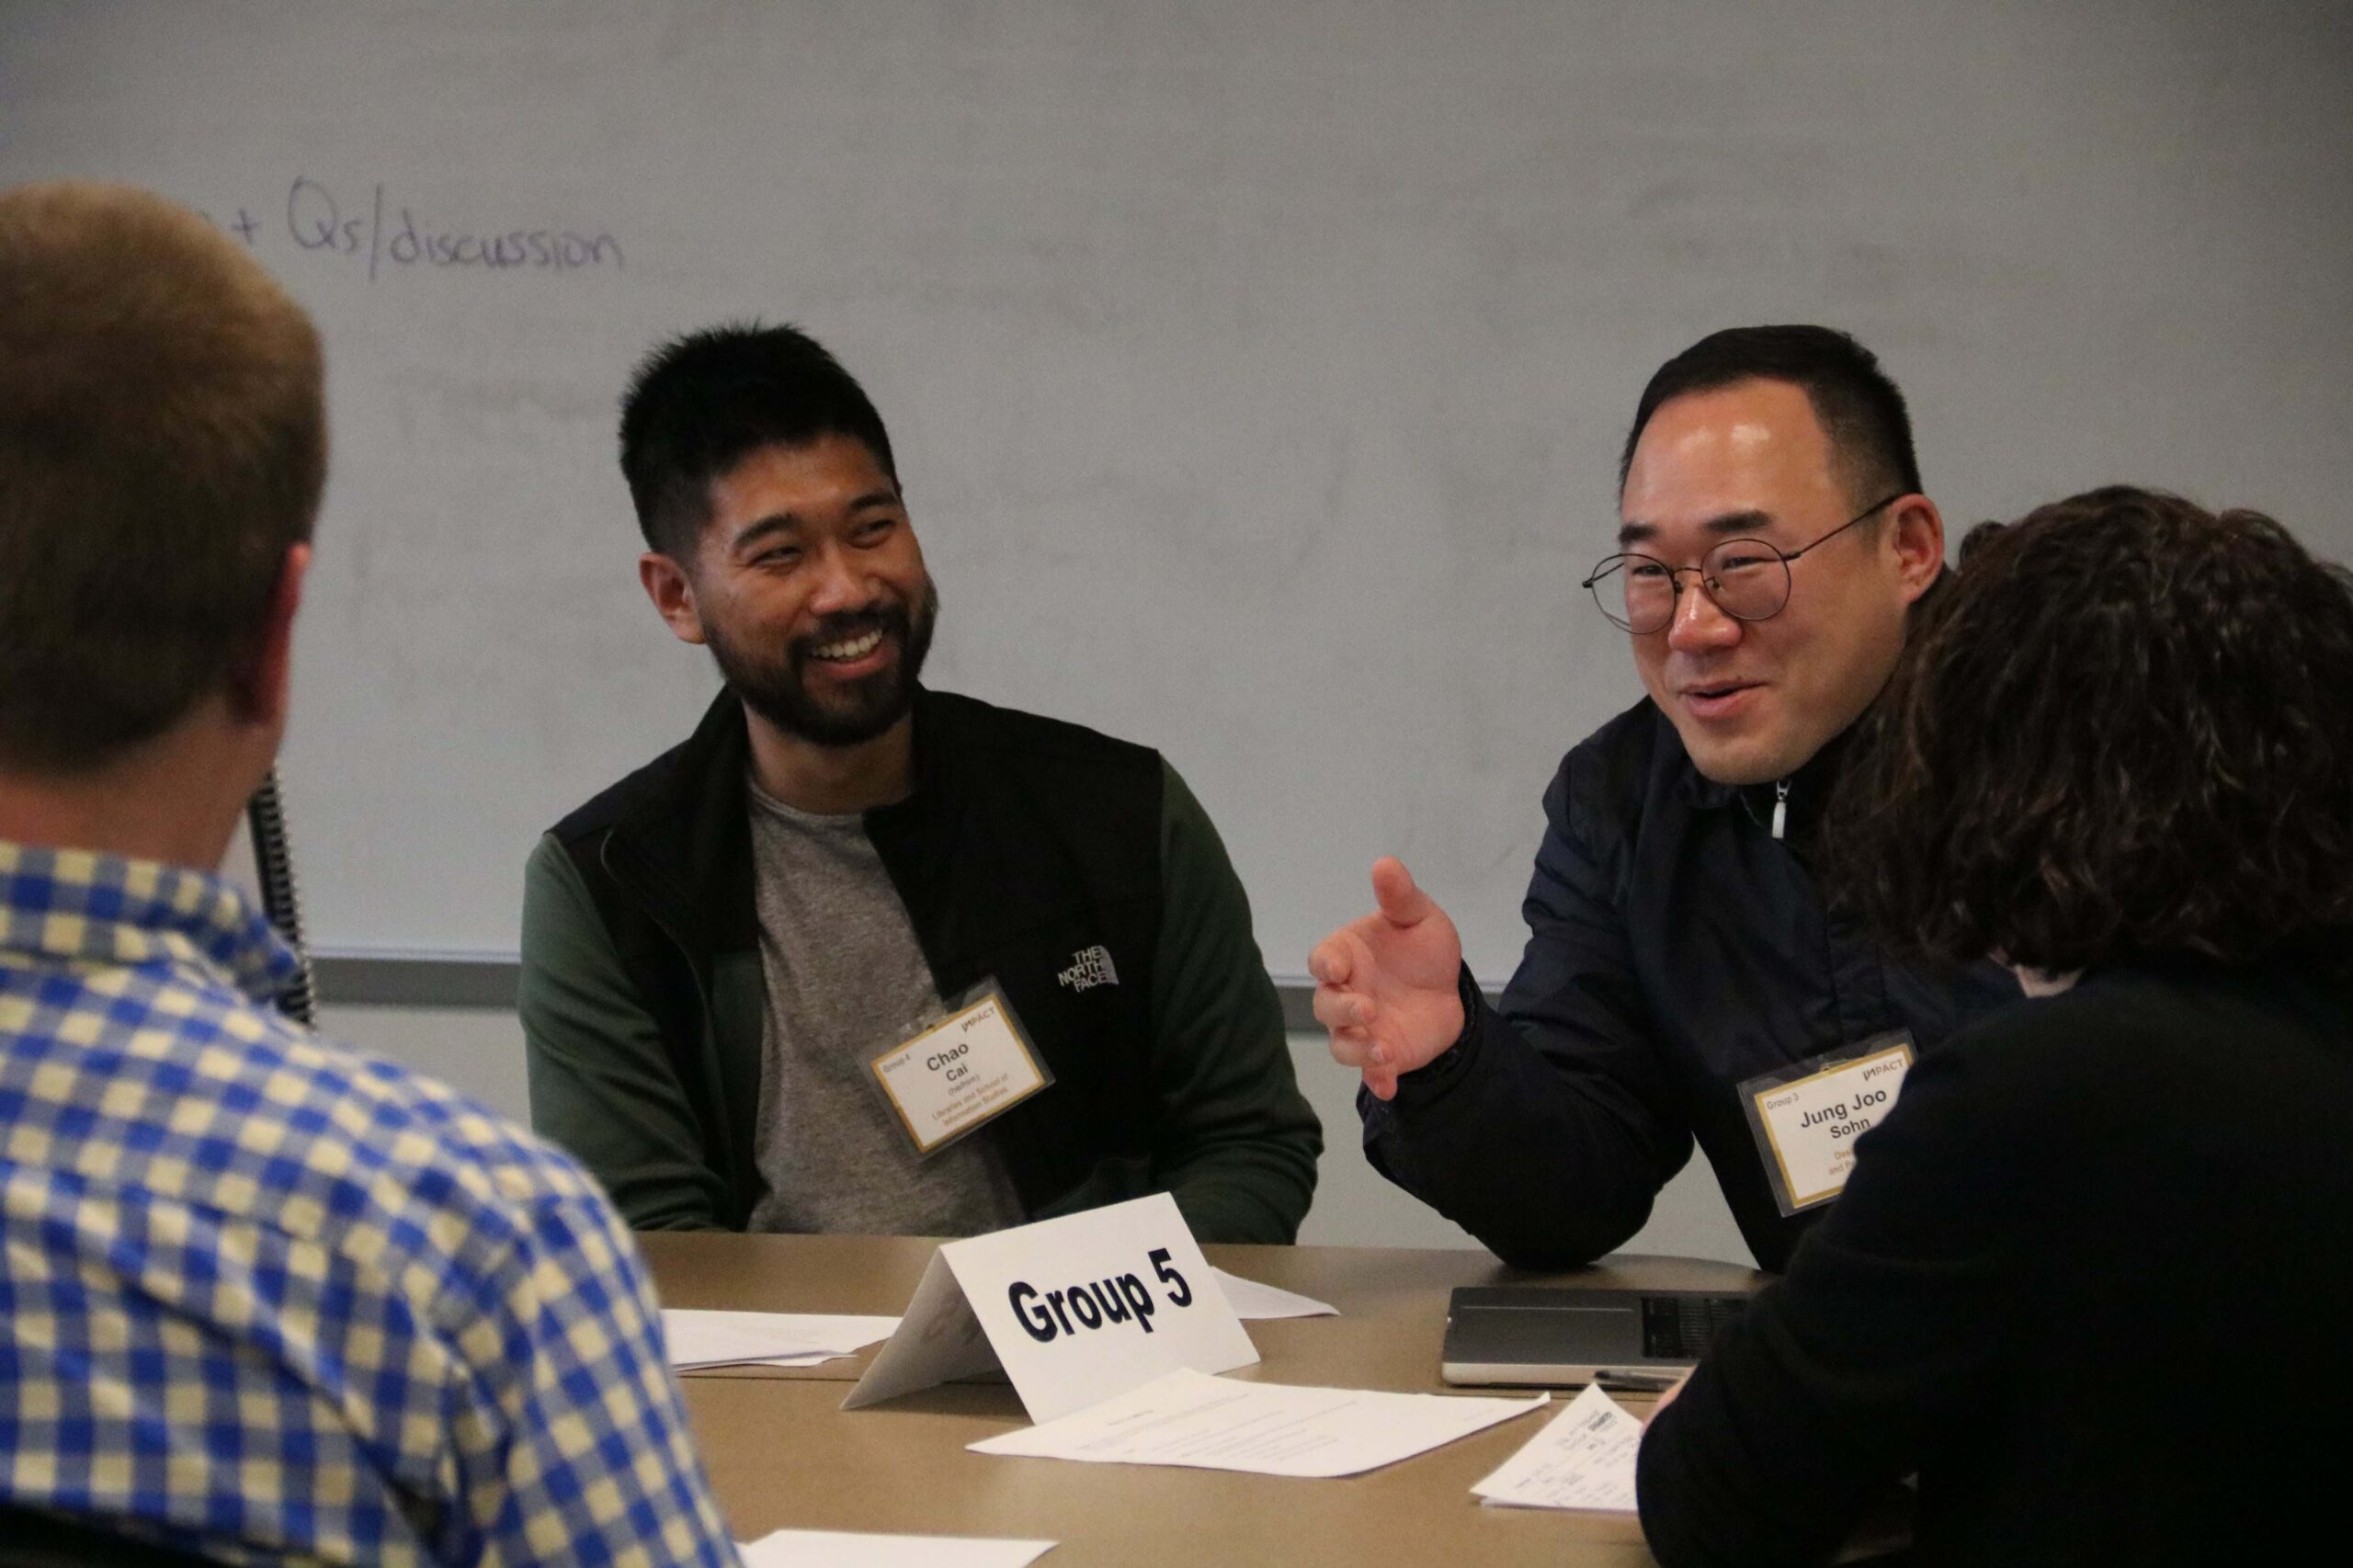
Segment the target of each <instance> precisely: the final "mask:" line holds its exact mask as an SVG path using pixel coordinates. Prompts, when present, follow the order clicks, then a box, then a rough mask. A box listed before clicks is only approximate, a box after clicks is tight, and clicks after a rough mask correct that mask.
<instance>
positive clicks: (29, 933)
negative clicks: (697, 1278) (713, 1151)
mask: <svg viewBox="0 0 2353 1568" xmlns="http://www.w3.org/2000/svg"><path fill="white" fill-rule="evenodd" d="M293 963H294V959H293V955H292V954H291V953H290V951H289V950H288V949H286V947H285V946H284V945H283V944H282V943H281V942H279V941H278V938H277V936H276V935H275V933H274V932H272V931H271V929H270V927H269V925H268V923H267V921H266V920H264V919H262V918H261V917H260V916H259V915H256V913H255V912H254V911H253V910H252V909H251V907H250V905H249V904H248V903H246V902H245V900H244V898H243V897H242V896H241V895H240V894H239V892H237V891H236V890H235V889H234V888H233V887H231V886H229V885H228V884H226V883H223V882H221V881H215V880H213V879H211V878H210V877H205V876H201V875H199V874H197V873H195V872H191V871H186V870H180V869H173V868H170V867H165V866H161V865H156V864H153V863H149V862H142V861H131V860H123V859H119V858H114V857H110V856H104V855H97V854H90V853H85V852H80V851H71V850H48V849H36V848H28V847H24V846H17V845H12V844H7V843H0V1497H6V1498H7V1499H9V1500H11V1501H13V1502H15V1503H17V1504H20V1505H24V1506H30V1507H35V1508H39V1509H43V1510H47V1511H51V1512H55V1513H60V1514H64V1515H67V1516H71V1517H80V1518H84V1519H95V1520H100V1521H105V1522H107V1523H108V1525H109V1526H110V1527H111V1528H117V1529H119V1530H122V1531H124V1532H125V1533H130V1534H134V1535H138V1536H142V1537H144V1538H145V1539H148V1540H154V1541H157V1542H160V1543H163V1544H165V1545H168V1546H174V1547H177V1548H180V1549H182V1550H187V1551H202V1552H204V1553H206V1554H207V1555H210V1556H211V1557H214V1558H217V1559H220V1560H222V1561H226V1562H278V1561H282V1560H284V1559H287V1558H293V1559H296V1560H319V1561H324V1562H335V1563H347V1562H370V1563H374V1562H384V1563H409V1562H449V1563H485V1564H490V1563H522V1562H579V1563H648V1564H652V1563H673V1562H693V1563H712V1564H720V1563H733V1562H735V1560H736V1559H735V1551H734V1548H733V1545H732V1544H731V1543H730V1541H729V1539H728V1537H727V1534H726V1532H725V1529H724V1527H723V1525H722V1520H721V1518H720V1516H719V1510H718V1508H717V1506H716V1505H715V1504H713V1502H712V1501H711V1498H710V1490H709V1487H708V1486H707V1484H706V1483H705V1482H704V1479H703V1475H702V1471H701V1468H700V1466H699V1463H698V1461H697V1460H696V1458H695V1454H694V1450H693V1447H692V1443H691V1440H690V1438H689V1437H688V1431H687V1426H686V1417H685V1415H684V1413H683V1411H682V1410H681V1408H680V1404H679V1400H678V1394H677V1387H676V1383H675V1382H674V1381H672V1378H671V1375H670V1372H669V1369H668V1367H667V1365H666V1364H665V1358H664V1354H663V1348H662V1339H661V1328H660V1319H659V1316H658V1313H657V1311H656V1308H655V1304H654V1298H653V1294H652V1291H651V1290H650V1288H649V1287H648V1284H647V1281H646V1278H645V1276H644V1273H643V1271H642V1265H641V1264H640V1262H639V1260H638V1256H637V1253H636V1250H635V1248H634V1247H633V1246H632V1245H631V1242H630V1239H629V1236H628V1234H627V1233H626V1232H624V1231H623V1230H622V1228H621V1225H620V1221H619V1220H618V1219H617V1218H616V1217H615V1215H614V1213H613V1211H612V1209H611V1207H610V1206H609V1205H608V1203H607V1202H606V1201H605V1199H604V1197H603V1195H602V1193H601V1192H599V1190H598V1189H597V1187H596V1185H595V1183H594V1182H593V1181H592V1180H591V1179H590V1178H589V1177H588V1176H587V1175H586V1174H585V1173H584V1172H583V1171H582V1170H581V1169H580V1167H579V1166H578V1165H574V1163H573V1162H572V1161H571V1160H570V1159H569V1158H567V1157H565V1156H564V1155H563V1154H561V1153H557V1152H555V1151H554V1150H552V1149H551V1148H549V1147H548V1146H547V1145H545V1144H543V1143H540V1142H538V1141H537V1140H535V1139H534V1138H532V1137H531V1136H530V1134H529V1133H527V1132H525V1131H521V1130H520V1129H518V1128H516V1127H514V1126H512V1125H510V1124H509V1123H507V1122H506V1121H505V1120H503V1119H500V1118H499V1117H497V1116H496V1115H495V1114H494V1113H493V1112H491V1111H490V1110H488V1109H487V1108H483V1107H482V1106H480V1105H477V1104H475V1103H474V1102H473V1101H472V1100H470V1099H468V1098H466V1097H465V1096H461V1095H459V1094H458V1093H456V1092H455V1091H453V1090H450V1089H448V1088H444V1087H442V1086H441V1085H438V1084H434V1083H432V1082H430V1081H428V1080H426V1079H423V1078H419V1077H417V1076H416V1075H415V1074H411V1073H410V1072H408V1071H407V1070H405V1069H404V1068H402V1067H399V1066H397V1065H394V1064H392V1063H391V1062H381V1061H378V1060H375V1059H373V1058H370V1057H368V1056H365V1055H363V1054H360V1053H358V1052H356V1051H347V1050H343V1049H339V1048H337V1047H335V1046H331V1045H327V1044H325V1043H324V1042H322V1041H320V1040H317V1039H315V1038H314V1037H313V1036H312V1035H311V1034H310V1033H309V1032H308V1031H306V1030H304V1029H302V1028H301V1027H300V1026H298V1025H295V1024H292V1023H290V1022H289V1021H288V1020H287V1019H286V1018H284V1017H281V1016H280V1015H279V1014H278V1012H276V1011H275V1010H274V1008H272V1007H271V1006H269V1003H268V1000H267V999H268V998H271V997H273V996H275V995H277V994H278V992H279V991H280V989H281V988H282V987H283V986H284V984H285V983H286V982H287V980H288V979H289V978H290V975H291V973H292V966H293Z"/></svg>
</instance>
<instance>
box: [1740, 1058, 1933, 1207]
mask: <svg viewBox="0 0 2353 1568" xmlns="http://www.w3.org/2000/svg"><path fill="white" fill-rule="evenodd" d="M1912 1061H1913V1052H1912V1034H1911V1031H1910V1030H1908V1029H1895V1030H1893V1031H1891V1032H1890V1033H1887V1034H1882V1035H1874V1036H1873V1037H1872V1038H1870V1040H1865V1041H1863V1043H1862V1044H1860V1045H1859V1046H1851V1047H1848V1048H1847V1049H1845V1050H1842V1051H1829V1052H1826V1053H1825V1054H1824V1055H1821V1056H1816V1057H1813V1058H1810V1059H1809V1060H1807V1061H1804V1062H1798V1063H1796V1064H1795V1065H1793V1066H1789V1067H1783V1068H1779V1069H1778V1070H1776V1071H1774V1072H1771V1073H1767V1074H1761V1075H1759V1076H1757V1077H1755V1078H1751V1079H1749V1080H1748V1081H1747V1082H1746V1083H1745V1084H1743V1085H1741V1086H1740V1098H1741V1108H1742V1109H1744V1110H1745V1111H1746V1112H1747V1113H1748V1130H1749V1131H1750V1132H1752V1133H1754V1134H1755V1135H1756V1152H1757V1153H1758V1154H1759V1155H1760V1156H1761V1157H1762V1158H1763V1160H1764V1162H1765V1175H1766V1176H1767V1177H1768V1179H1770V1180H1771V1182H1772V1184H1773V1200H1774V1201H1775V1202H1776V1203H1779V1205H1780V1207H1781V1212H1782V1213H1783V1214H1784V1215H1789V1214H1794V1213H1796V1212H1797V1211H1798V1210H1801V1209H1811V1208H1813V1206H1814V1205H1815V1204H1817V1203H1827V1202H1829V1201H1830V1200H1831V1199H1834V1198H1836V1197H1837V1196H1838V1195H1839V1194H1840V1193H1841V1192H1844V1191H1845V1190H1846V1189H1847V1176H1848V1175H1849V1174H1851V1173H1852V1172H1853V1170H1854V1168H1855V1140H1856V1139H1858V1138H1859V1137H1861V1136H1862V1135H1863V1133H1864V1132H1865V1131H1867V1130H1869V1129H1870V1128H1872V1127H1875V1126H1877V1125H1878V1124H1879V1123H1881V1122H1882V1121H1885V1120H1886V1119H1887V1113H1888V1112H1889V1111H1891V1110H1893V1109H1894V1108H1895V1099H1896V1096H1898V1095H1900V1094H1902V1093H1903V1092H1904V1074H1906V1073H1908V1072H1910V1071H1911V1070H1912Z"/></svg>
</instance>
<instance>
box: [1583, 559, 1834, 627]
mask: <svg viewBox="0 0 2353 1568" xmlns="http://www.w3.org/2000/svg"><path fill="white" fill-rule="evenodd" d="M1685 574H1693V575H1696V576H1698V577H1699V581H1700V583H1701V584H1702V585H1703V586H1704V587H1705V588H1706V591H1707V594H1708V597H1710V598H1711V599H1713V600H1714V601H1715V603H1716V608H1718V609H1721V610H1722V611H1723V612H1724V613H1725V614H1726V615H1728V616H1731V617H1732V618H1733V619H1735V620H1764V619H1768V617H1771V616H1773V615H1775V614H1777V613H1779V610H1780V608H1781V607H1782V606H1783V605H1785V604H1787V603H1789V599H1790V569H1789V566H1788V564H1787V563H1786V562H1784V561H1783V560H1782V559H1781V553H1780V551H1777V550H1775V549H1774V548H1773V547H1772V546H1770V545H1768V544H1766V543H1765V542H1763V541H1762V540H1753V539H1728V540H1724V541H1723V542H1722V544H1719V545H1717V546H1716V547H1715V548H1714V549H1713V550H1711V551H1708V553H1707V555H1706V556H1705V557H1703V558H1702V559H1701V561H1700V562H1699V569H1698V571H1697V572H1696V573H1693V572H1692V569H1691V568H1689V567H1683V568H1680V569H1677V568H1675V567H1670V566H1668V565H1667V564H1666V563H1665V562H1663V561H1658V560H1654V559H1653V558H1652V557H1650V556H1647V555H1613V556H1611V557H1610V558H1609V559H1608V560H1607V561H1605V562H1602V563H1601V564H1600V565H1599V566H1598V567H1597V568H1595V570H1594V574H1593V597H1594V600H1595V602H1596V603H1597V604H1598V605H1599V606H1600V607H1601V613H1602V614H1604V615H1606V616H1608V618H1609V619H1612V620H1614V621H1616V622H1617V623H1618V624H1619V625H1620V626H1622V627H1624V628H1625V629H1626V630H1627V631H1632V632H1635V633H1637V634H1643V633H1648V632H1653V631H1658V630H1660V629H1661V628H1662V627H1664V626H1665V625H1666V623H1667V622H1668V621H1670V620H1673V619H1675V601H1676V599H1677V595H1678V589H1679V587H1680V579H1681V578H1682V577H1683V576H1684V575H1685Z"/></svg>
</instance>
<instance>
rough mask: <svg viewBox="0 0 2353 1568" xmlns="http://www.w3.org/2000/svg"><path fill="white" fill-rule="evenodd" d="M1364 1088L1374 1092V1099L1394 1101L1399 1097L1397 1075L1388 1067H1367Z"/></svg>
mask: <svg viewBox="0 0 2353 1568" xmlns="http://www.w3.org/2000/svg"><path fill="white" fill-rule="evenodd" d="M1364 1086H1365V1087H1366V1088H1368V1089H1370V1090H1371V1091H1372V1097H1373V1098H1374V1099H1377V1100H1393V1099H1395V1098H1396V1097H1397V1074H1395V1073H1394V1072H1392V1071H1391V1070H1390V1069H1389V1068H1386V1067H1367V1068H1366V1069H1365V1070H1364Z"/></svg>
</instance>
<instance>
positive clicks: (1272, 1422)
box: [965, 1369, 1547, 1476]
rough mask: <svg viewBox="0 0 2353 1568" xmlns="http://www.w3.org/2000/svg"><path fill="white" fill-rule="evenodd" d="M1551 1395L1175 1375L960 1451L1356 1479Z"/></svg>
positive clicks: (1180, 1371)
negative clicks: (1481, 1394) (1482, 1395)
mask: <svg viewBox="0 0 2353 1568" xmlns="http://www.w3.org/2000/svg"><path fill="white" fill-rule="evenodd" d="M1546 1397H1547V1396H1545V1395H1543V1394H1538V1395H1537V1396H1536V1397H1535V1398H1533V1399H1526V1400H1520V1399H1457V1398H1451V1397H1449V1396H1447V1395H1445V1394H1432V1393H1374V1392H1370V1391H1367V1390H1361V1389H1325V1388H1294V1387H1291V1386H1290V1385H1289V1384H1285V1383H1245V1382H1237V1381H1233V1379H1230V1378H1215V1377H1211V1376H1210V1375H1209V1374H1208V1373H1206V1372H1196V1371H1192V1370H1189V1369H1178V1370H1176V1371H1174V1372H1169V1373H1167V1374H1165V1376H1162V1377H1159V1378H1155V1379H1154V1380H1153V1381H1151V1382H1148V1383H1146V1384H1144V1385H1143V1386H1142V1388H1139V1389H1132V1390H1131V1391H1129V1392H1126V1393H1123V1394H1120V1395H1119V1396H1117V1397H1116V1398H1112V1399H1107V1400H1105V1401H1104V1402H1103V1403H1100V1404H1096V1405H1090V1406H1088V1407H1087V1408H1086V1409H1085V1410H1082V1411H1079V1412H1078V1413H1076V1414H1075V1415H1065V1416H1063V1417H1062V1418H1061V1419H1060V1420H1058V1421H1049V1422H1047V1423H1046V1424H1045V1425H1044V1426H1031V1427H1029V1428H1027V1429H1026V1430H1023V1431H1019V1432H1007V1433H1006V1434H1005V1436H1003V1437H990V1438H986V1439H984V1440H983V1441H981V1442H978V1443H970V1444H967V1445H965V1446H966V1447H968V1448H970V1449H972V1451H973V1452H974V1453H977V1454H1020V1455H1027V1456H1029V1457H1031V1458H1035V1459H1062V1460H1090V1461H1092V1462H1094V1463H1097V1464H1173V1465H1186V1466H1189V1467H1191V1468H1193V1469H1196V1470H1238V1471H1245V1472H1246V1473H1248V1474H1252V1475H1304V1476H1337V1475H1357V1474H1359V1473H1361V1472H1363V1471H1368V1470H1378V1469H1379V1468H1381V1466H1382V1465H1385V1464H1394V1463H1395V1462H1396V1461H1397V1460H1402V1459H1410V1458H1412V1457H1413V1456H1414V1455H1415V1454H1418V1453H1425V1452H1427V1451H1428V1450H1429V1449H1435V1448H1438V1447H1440V1446H1442V1445H1444V1444H1447V1443H1450V1442H1452V1441H1454V1439H1456V1438H1457V1437H1467V1436H1469V1435H1470V1434H1471V1433H1472V1432H1476V1431H1478V1430H1479V1429H1480V1428H1482V1427H1484V1426H1495V1424H1496V1423H1498V1422H1502V1421H1508V1420H1510V1419H1511V1418H1512V1417H1513V1416H1515V1415H1526V1414H1527V1413H1528V1412H1529V1411H1531V1410H1534V1409H1535V1408H1536V1407H1537V1406H1539V1405H1540V1404H1542V1403H1545V1402H1546Z"/></svg>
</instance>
